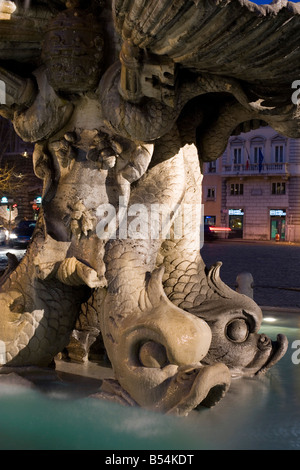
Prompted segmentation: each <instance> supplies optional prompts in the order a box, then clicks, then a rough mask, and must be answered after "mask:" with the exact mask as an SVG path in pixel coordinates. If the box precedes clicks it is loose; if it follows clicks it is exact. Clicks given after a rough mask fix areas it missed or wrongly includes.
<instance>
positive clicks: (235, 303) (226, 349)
mask: <svg viewBox="0 0 300 470" xmlns="http://www.w3.org/2000/svg"><path fill="white" fill-rule="evenodd" d="M221 265H222V263H217V264H216V265H214V266H212V268H211V269H210V271H209V272H208V283H209V285H210V287H211V288H213V289H214V291H215V295H214V297H213V299H211V300H207V301H205V302H203V303H202V304H201V305H200V306H198V307H195V308H192V309H189V312H190V313H193V314H195V315H196V316H198V317H199V318H202V319H204V320H205V321H206V322H207V323H208V325H209V326H210V328H211V331H212V341H211V345H210V348H209V351H208V353H207V355H206V357H205V358H203V360H202V363H203V364H214V363H217V362H222V363H224V364H226V365H227V367H228V368H229V369H230V371H231V375H232V376H254V375H258V374H262V373H264V372H266V371H267V370H268V369H270V368H271V367H272V366H273V365H274V364H276V363H277V362H278V361H279V360H280V359H281V358H282V357H283V355H284V354H285V352H286V350H287V345H288V341H287V338H286V337H285V336H284V335H278V337H277V341H272V340H271V339H270V338H268V336H266V335H265V334H264V333H260V332H259V330H260V327H261V323H262V319H263V315H262V311H261V309H260V308H259V306H258V305H257V304H256V303H255V302H254V301H253V300H252V299H251V298H249V297H247V296H245V295H243V294H239V293H237V292H235V291H233V290H232V289H230V288H229V287H228V286H227V285H226V284H224V283H223V282H222V281H221V279H220V277H219V270H220V267H221Z"/></svg>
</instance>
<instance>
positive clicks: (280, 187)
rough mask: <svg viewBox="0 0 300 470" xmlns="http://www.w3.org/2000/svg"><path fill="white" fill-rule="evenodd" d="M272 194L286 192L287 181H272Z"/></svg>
mask: <svg viewBox="0 0 300 470" xmlns="http://www.w3.org/2000/svg"><path fill="white" fill-rule="evenodd" d="M272 194H285V183H282V182H277V183H272Z"/></svg>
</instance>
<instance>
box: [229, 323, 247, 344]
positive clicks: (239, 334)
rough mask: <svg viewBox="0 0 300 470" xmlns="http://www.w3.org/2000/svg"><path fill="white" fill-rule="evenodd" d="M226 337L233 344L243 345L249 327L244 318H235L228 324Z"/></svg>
mask: <svg viewBox="0 0 300 470" xmlns="http://www.w3.org/2000/svg"><path fill="white" fill-rule="evenodd" d="M226 336H227V338H228V339H230V340H231V341H234V342H235V343H243V342H244V341H246V339H247V338H248V336H249V325H248V323H247V322H246V320H244V318H236V319H235V320H232V321H231V322H229V323H228V325H227V327H226Z"/></svg>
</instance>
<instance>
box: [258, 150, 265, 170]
mask: <svg viewBox="0 0 300 470" xmlns="http://www.w3.org/2000/svg"><path fill="white" fill-rule="evenodd" d="M263 161H264V156H263V153H262V151H261V149H259V164H258V171H259V173H260V172H261V170H262V165H263Z"/></svg>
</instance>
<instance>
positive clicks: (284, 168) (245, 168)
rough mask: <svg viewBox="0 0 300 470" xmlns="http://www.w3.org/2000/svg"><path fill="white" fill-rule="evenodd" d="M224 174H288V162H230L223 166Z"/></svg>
mask: <svg viewBox="0 0 300 470" xmlns="http://www.w3.org/2000/svg"><path fill="white" fill-rule="evenodd" d="M223 174H224V175H243V176H254V175H255V176H257V175H268V176H272V175H275V176H276V175H286V176H287V175H288V174H289V173H288V163H263V164H262V165H259V164H258V163H250V164H249V165H245V164H232V165H225V166H223Z"/></svg>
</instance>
